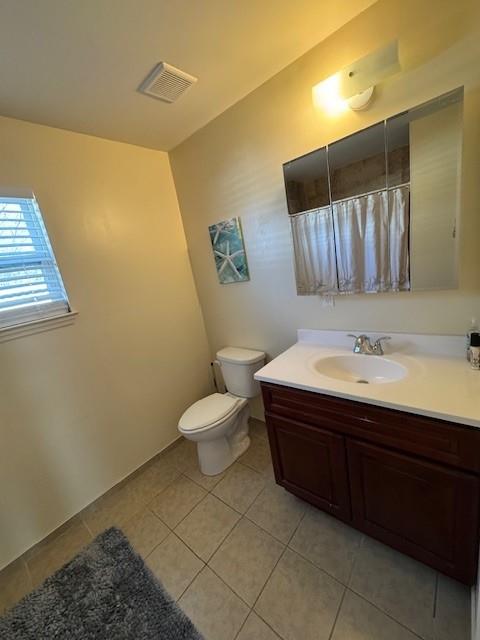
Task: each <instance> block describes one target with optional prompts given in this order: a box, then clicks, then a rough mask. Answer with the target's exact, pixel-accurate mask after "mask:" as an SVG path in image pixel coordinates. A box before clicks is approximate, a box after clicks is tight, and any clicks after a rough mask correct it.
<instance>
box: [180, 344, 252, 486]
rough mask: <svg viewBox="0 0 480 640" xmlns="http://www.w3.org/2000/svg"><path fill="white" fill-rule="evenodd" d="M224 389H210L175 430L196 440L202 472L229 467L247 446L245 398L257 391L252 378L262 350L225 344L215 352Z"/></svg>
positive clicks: (207, 473) (248, 440)
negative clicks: (216, 391) (216, 390)
mask: <svg viewBox="0 0 480 640" xmlns="http://www.w3.org/2000/svg"><path fill="white" fill-rule="evenodd" d="M216 362H217V363H218V364H219V365H220V367H221V370H222V375H223V379H224V382H225V386H226V387H227V390H228V391H227V393H212V395H210V396H207V397H206V398H202V400H198V402H195V403H194V404H192V406H191V407H189V408H188V409H187V410H186V411H185V413H184V414H183V415H182V417H181V418H180V421H179V423H178V430H179V431H180V433H181V434H182V435H183V436H184V437H185V438H187V440H193V441H194V442H196V443H197V450H198V461H199V463H200V469H201V471H202V473H204V474H205V475H207V476H215V475H217V474H218V473H221V472H222V471H224V470H225V469H226V468H227V467H229V466H230V465H231V464H232V463H233V462H234V461H235V460H236V459H237V458H238V457H239V456H241V455H242V453H244V452H245V451H246V450H247V449H248V447H249V446H250V438H249V437H248V417H249V415H250V411H249V407H248V401H247V398H254V397H255V396H257V395H258V394H259V393H260V385H259V384H258V382H256V381H255V380H254V379H253V375H254V373H255V372H256V371H258V370H259V369H261V368H262V367H263V364H264V362H265V354H264V353H263V351H254V350H253V349H240V348H237V347H225V349H220V351H218V353H217V360H216Z"/></svg>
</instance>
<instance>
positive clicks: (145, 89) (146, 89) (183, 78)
mask: <svg viewBox="0 0 480 640" xmlns="http://www.w3.org/2000/svg"><path fill="white" fill-rule="evenodd" d="M196 81H197V78H195V77H194V76H190V75H189V74H188V73H185V71H181V70H180V69H176V68H175V67H172V65H170V64H167V63H166V62H160V63H159V64H157V66H156V67H155V68H154V69H153V70H152V72H151V73H150V74H149V75H148V76H147V77H146V78H145V80H144V81H143V82H142V84H141V85H140V86H139V88H138V90H139V91H140V93H144V94H145V95H147V96H152V98H158V99H159V100H164V102H175V100H177V98H179V97H180V96H181V95H182V94H183V93H185V91H186V90H187V89H188V88H189V87H191V86H192V84H194V83H195V82H196Z"/></svg>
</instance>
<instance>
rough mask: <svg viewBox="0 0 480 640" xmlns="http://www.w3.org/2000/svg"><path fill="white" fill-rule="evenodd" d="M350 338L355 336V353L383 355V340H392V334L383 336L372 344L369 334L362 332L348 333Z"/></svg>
mask: <svg viewBox="0 0 480 640" xmlns="http://www.w3.org/2000/svg"><path fill="white" fill-rule="evenodd" d="M348 337H349V338H355V343H354V345H353V353H361V354H363V355H365V356H383V347H382V342H383V340H390V339H391V338H390V336H383V337H381V338H378V340H375V342H374V343H373V344H372V343H371V342H370V338H369V336H366V335H365V334H363V333H362V334H361V335H360V336H355V335H353V333H349V334H348Z"/></svg>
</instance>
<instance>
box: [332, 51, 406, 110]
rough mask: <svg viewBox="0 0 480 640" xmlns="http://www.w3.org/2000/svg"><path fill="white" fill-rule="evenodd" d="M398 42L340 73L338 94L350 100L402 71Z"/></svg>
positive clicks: (358, 61) (361, 59) (369, 55)
mask: <svg viewBox="0 0 480 640" xmlns="http://www.w3.org/2000/svg"><path fill="white" fill-rule="evenodd" d="M400 68H401V67H400V61H399V58H398V41H397V40H395V41H393V42H390V43H389V44H387V45H386V46H385V47H382V48H381V49H377V50H376V51H374V52H373V53H370V54H368V55H367V56H365V57H364V58H360V60H357V61H356V62H354V63H352V64H351V65H349V66H348V67H345V68H344V69H342V70H341V71H339V72H338V74H337V75H338V93H339V96H340V97H341V98H343V99H344V100H348V99H349V98H351V97H353V96H356V95H357V94H359V93H362V92H363V91H365V90H366V89H368V88H369V87H373V86H375V85H376V84H378V83H379V82H381V81H382V80H385V78H388V77H390V76H391V75H393V74H394V73H397V72H398V71H400Z"/></svg>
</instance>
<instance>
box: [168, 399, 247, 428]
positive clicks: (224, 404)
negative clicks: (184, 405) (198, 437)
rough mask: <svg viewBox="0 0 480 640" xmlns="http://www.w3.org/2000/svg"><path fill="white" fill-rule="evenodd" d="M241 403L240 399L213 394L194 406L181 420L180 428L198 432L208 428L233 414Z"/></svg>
mask: <svg viewBox="0 0 480 640" xmlns="http://www.w3.org/2000/svg"><path fill="white" fill-rule="evenodd" d="M239 401H240V398H232V396H228V395H226V394H223V393H212V395H211V396H207V397H206V398H202V399H201V400H198V401H197V402H195V403H194V404H192V406H191V407H189V408H188V409H187V410H186V411H185V413H184V414H183V415H182V417H181V418H180V421H179V423H178V426H179V427H180V429H181V430H182V431H196V430H197V429H202V428H203V427H208V425H209V424H213V423H215V422H218V421H219V420H221V419H222V418H224V417H225V416H227V415H228V414H229V413H231V412H232V411H233V409H234V408H235V407H236V405H237V404H238V402H239Z"/></svg>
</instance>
